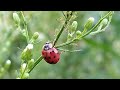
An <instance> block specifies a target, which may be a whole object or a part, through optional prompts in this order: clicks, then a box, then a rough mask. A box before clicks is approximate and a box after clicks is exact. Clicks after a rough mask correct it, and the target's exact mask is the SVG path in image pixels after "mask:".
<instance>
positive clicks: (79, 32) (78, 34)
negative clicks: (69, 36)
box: [76, 30, 81, 38]
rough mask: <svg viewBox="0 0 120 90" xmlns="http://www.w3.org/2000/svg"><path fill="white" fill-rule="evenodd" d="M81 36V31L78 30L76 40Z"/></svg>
mask: <svg viewBox="0 0 120 90" xmlns="http://www.w3.org/2000/svg"><path fill="white" fill-rule="evenodd" d="M80 36H81V31H79V30H78V31H77V32H76V38H79V37H80Z"/></svg>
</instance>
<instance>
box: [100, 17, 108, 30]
mask: <svg viewBox="0 0 120 90" xmlns="http://www.w3.org/2000/svg"><path fill="white" fill-rule="evenodd" d="M107 23H108V19H106V18H105V19H103V20H102V22H101V24H102V25H103V26H102V28H104V27H105V26H106V25H107Z"/></svg>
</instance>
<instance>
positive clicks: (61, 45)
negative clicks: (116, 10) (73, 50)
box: [56, 11, 112, 48]
mask: <svg viewBox="0 0 120 90" xmlns="http://www.w3.org/2000/svg"><path fill="white" fill-rule="evenodd" d="M111 12H112V11H109V12H108V13H107V14H106V15H105V16H104V17H103V18H101V19H100V20H99V21H98V23H97V24H96V25H95V26H94V27H93V28H92V29H91V30H90V31H88V32H87V33H86V34H83V35H82V36H81V37H80V39H81V38H84V37H85V36H87V35H88V34H90V33H91V32H92V31H93V30H94V29H96V28H97V27H98V26H99V25H100V23H101V21H102V20H103V19H105V18H106V17H108V16H109V15H110V14H111ZM75 40H76V39H73V40H72V41H69V42H66V43H63V44H60V45H57V46H56V48H59V47H63V46H66V45H69V44H71V43H73V42H74V41H75Z"/></svg>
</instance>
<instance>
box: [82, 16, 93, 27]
mask: <svg viewBox="0 0 120 90" xmlns="http://www.w3.org/2000/svg"><path fill="white" fill-rule="evenodd" d="M93 23H94V18H93V17H90V18H89V19H88V21H87V23H86V24H85V26H84V28H86V29H90V28H91V27H92V25H93Z"/></svg>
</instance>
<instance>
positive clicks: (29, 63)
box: [28, 59, 34, 70]
mask: <svg viewBox="0 0 120 90" xmlns="http://www.w3.org/2000/svg"><path fill="white" fill-rule="evenodd" d="M33 65H34V59H31V60H30V61H29V62H28V69H29V70H30V69H31V68H32V67H33Z"/></svg>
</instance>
